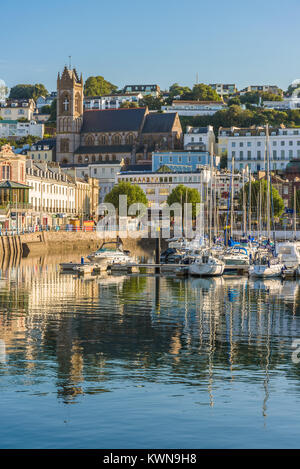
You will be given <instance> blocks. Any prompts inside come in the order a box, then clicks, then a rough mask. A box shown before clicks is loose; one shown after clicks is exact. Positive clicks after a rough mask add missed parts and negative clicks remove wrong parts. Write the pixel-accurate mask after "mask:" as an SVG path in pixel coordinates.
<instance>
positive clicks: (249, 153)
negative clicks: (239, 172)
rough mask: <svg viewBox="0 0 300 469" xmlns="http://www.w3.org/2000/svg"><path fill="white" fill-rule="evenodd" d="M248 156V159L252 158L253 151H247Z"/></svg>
mask: <svg viewBox="0 0 300 469" xmlns="http://www.w3.org/2000/svg"><path fill="white" fill-rule="evenodd" d="M247 158H248V160H250V159H251V151H247Z"/></svg>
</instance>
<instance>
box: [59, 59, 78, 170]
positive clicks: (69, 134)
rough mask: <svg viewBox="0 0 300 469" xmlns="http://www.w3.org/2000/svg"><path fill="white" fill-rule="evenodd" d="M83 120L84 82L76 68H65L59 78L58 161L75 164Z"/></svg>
mask: <svg viewBox="0 0 300 469" xmlns="http://www.w3.org/2000/svg"><path fill="white" fill-rule="evenodd" d="M82 120H83V80H82V75H81V77H80V78H79V77H78V75H77V72H76V70H75V68H74V69H73V70H69V69H68V68H67V67H65V68H64V70H63V72H62V74H61V76H60V74H58V77H57V120H56V160H57V161H58V162H59V163H73V162H74V151H75V150H76V149H77V148H78V147H79V145H80V131H81V128H82Z"/></svg>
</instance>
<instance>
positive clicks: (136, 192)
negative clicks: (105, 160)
mask: <svg viewBox="0 0 300 469" xmlns="http://www.w3.org/2000/svg"><path fill="white" fill-rule="evenodd" d="M120 195H126V196H127V208H129V207H130V205H132V204H134V203H141V204H144V205H145V206H147V205H148V199H147V197H146V194H145V192H144V191H143V190H142V189H141V187H140V186H138V185H137V184H130V182H119V184H116V185H115V186H114V187H113V188H112V190H111V191H110V192H109V193H108V194H106V196H105V198H104V202H108V203H111V204H113V206H114V207H115V208H116V209H119V196H120Z"/></svg>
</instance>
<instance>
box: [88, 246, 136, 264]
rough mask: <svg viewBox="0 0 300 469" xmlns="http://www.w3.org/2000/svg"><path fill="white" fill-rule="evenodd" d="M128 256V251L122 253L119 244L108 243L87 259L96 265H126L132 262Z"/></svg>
mask: <svg viewBox="0 0 300 469" xmlns="http://www.w3.org/2000/svg"><path fill="white" fill-rule="evenodd" d="M129 254H130V253H129V251H123V249H122V248H121V244H120V243H118V242H112V241H108V242H105V243H103V244H102V246H101V247H100V248H99V249H98V250H97V251H95V252H92V253H91V254H89V255H88V256H87V257H88V259H89V260H91V261H92V262H97V263H98V264H127V263H132V262H133V260H134V259H133V258H132V257H131V256H130V255H129Z"/></svg>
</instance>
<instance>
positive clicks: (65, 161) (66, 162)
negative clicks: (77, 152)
mask: <svg viewBox="0 0 300 469" xmlns="http://www.w3.org/2000/svg"><path fill="white" fill-rule="evenodd" d="M79 158H81V156H80V157H79ZM79 158H78V160H79ZM78 162H79V161H78ZM62 164H68V160H67V158H64V159H63V160H62Z"/></svg>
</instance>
